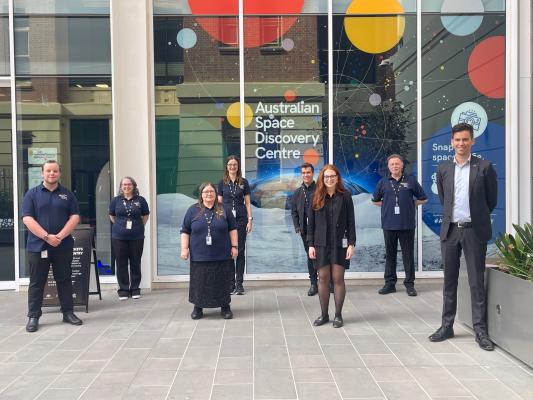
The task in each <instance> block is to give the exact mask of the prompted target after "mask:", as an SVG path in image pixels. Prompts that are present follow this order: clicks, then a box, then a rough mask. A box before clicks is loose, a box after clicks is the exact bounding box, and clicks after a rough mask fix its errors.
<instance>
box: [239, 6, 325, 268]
mask: <svg viewBox="0 0 533 400" xmlns="http://www.w3.org/2000/svg"><path fill="white" fill-rule="evenodd" d="M244 24H245V26H247V25H248V26H251V25H255V26H256V29H255V31H252V32H249V33H248V34H247V39H248V43H247V42H246V39H245V47H246V48H245V50H244V66H245V87H244V91H245V103H246V105H247V106H249V107H250V112H251V115H252V116H253V117H252V118H251V119H250V121H249V122H250V123H249V125H247V127H246V131H245V144H246V159H245V172H246V178H247V179H248V181H249V182H250V185H251V189H252V194H251V198H252V205H253V207H252V208H253V216H254V230H253V233H252V234H251V235H249V236H248V237H247V244H246V250H247V272H248V273H256V274H257V273H276V272H301V273H304V272H307V258H306V255H305V251H304V248H303V246H302V239H301V237H300V235H298V234H296V233H295V232H294V226H293V222H292V218H291V212H290V210H291V201H292V194H293V192H294V191H295V190H296V189H297V188H298V187H299V186H300V185H301V177H300V168H299V167H300V165H301V164H303V163H304V162H310V163H311V164H313V165H314V167H315V169H316V171H315V172H316V175H318V172H319V171H320V169H321V168H322V166H323V165H324V160H325V159H326V158H327V149H328V139H327V137H328V128H327V119H328V96H327V93H328V87H327V70H328V63H327V17H326V16H306V15H304V16H299V17H297V18H296V17H293V16H281V17H271V16H260V17H245V19H244ZM309 32H313V35H309ZM254 33H255V35H254Z"/></svg>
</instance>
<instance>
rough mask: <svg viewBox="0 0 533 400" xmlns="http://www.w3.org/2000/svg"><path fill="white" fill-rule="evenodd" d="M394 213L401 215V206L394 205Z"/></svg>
mask: <svg viewBox="0 0 533 400" xmlns="http://www.w3.org/2000/svg"><path fill="white" fill-rule="evenodd" d="M394 214H396V215H399V214H400V206H395V207H394Z"/></svg>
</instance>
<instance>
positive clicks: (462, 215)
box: [452, 155, 472, 223]
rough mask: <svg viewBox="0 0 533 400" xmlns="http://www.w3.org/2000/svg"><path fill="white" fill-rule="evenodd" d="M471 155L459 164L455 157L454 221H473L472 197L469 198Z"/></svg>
mask: <svg viewBox="0 0 533 400" xmlns="http://www.w3.org/2000/svg"><path fill="white" fill-rule="evenodd" d="M471 157H472V155H470V157H468V160H467V161H466V162H465V163H464V164H463V165H459V163H458V162H457V159H456V158H455V157H454V158H453V162H454V164H455V177H454V185H453V188H454V197H453V214H452V222H455V223H457V222H472V219H471V218H470V199H469V194H468V192H469V190H468V189H469V185H470V158H471Z"/></svg>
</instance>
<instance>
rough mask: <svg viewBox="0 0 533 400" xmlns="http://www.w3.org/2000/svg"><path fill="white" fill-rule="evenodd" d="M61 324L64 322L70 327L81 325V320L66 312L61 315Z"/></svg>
mask: <svg viewBox="0 0 533 400" xmlns="http://www.w3.org/2000/svg"><path fill="white" fill-rule="evenodd" d="M63 322H66V323H67V324H70V325H81V324H83V322H82V320H81V319H79V318H78V317H76V314H74V313H73V312H67V313H65V314H63Z"/></svg>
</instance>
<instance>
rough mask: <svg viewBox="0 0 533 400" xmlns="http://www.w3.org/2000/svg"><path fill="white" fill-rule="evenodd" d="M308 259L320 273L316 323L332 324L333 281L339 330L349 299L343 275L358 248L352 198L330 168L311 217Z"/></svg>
mask: <svg viewBox="0 0 533 400" xmlns="http://www.w3.org/2000/svg"><path fill="white" fill-rule="evenodd" d="M307 243H308V245H309V258H311V259H313V260H315V268H317V270H318V279H319V285H318V297H319V299H320V308H321V310H322V314H321V315H320V317H318V318H317V319H316V320H315V322H314V323H313V324H314V325H315V326H320V325H323V324H325V323H326V322H329V314H328V307H329V288H328V283H329V281H330V278H333V287H334V294H333V297H334V299H335V319H334V320H333V327H334V328H340V327H341V326H343V324H344V322H343V320H342V306H343V304H344V298H345V297H346V286H345V284H344V272H345V271H346V269H347V268H349V267H350V258H351V257H352V254H353V252H354V248H355V217H354V210H353V201H352V196H351V194H350V192H349V191H347V190H346V189H345V188H344V185H343V184H342V177H341V175H340V173H339V170H338V169H337V168H336V167H335V166H334V165H331V164H327V165H325V166H324V168H322V171H320V174H319V175H318V180H317V187H316V191H315V195H314V197H313V206H312V210H311V212H310V213H309V225H308V228H307Z"/></svg>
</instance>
